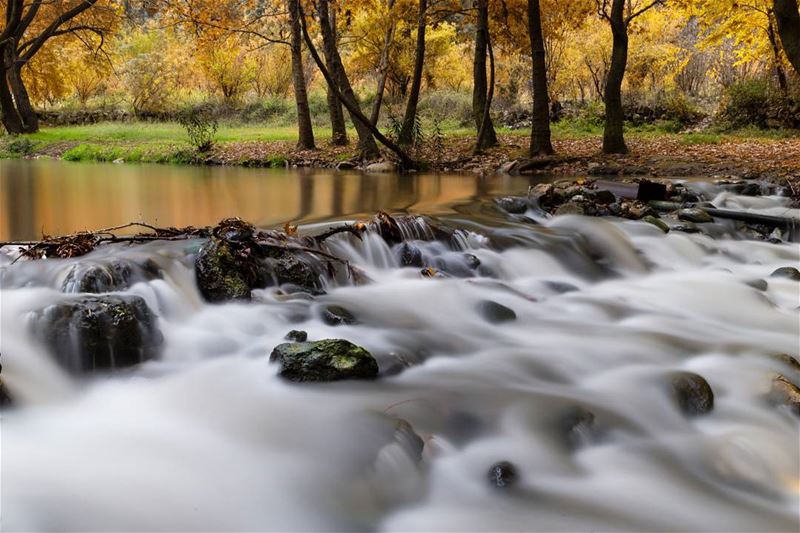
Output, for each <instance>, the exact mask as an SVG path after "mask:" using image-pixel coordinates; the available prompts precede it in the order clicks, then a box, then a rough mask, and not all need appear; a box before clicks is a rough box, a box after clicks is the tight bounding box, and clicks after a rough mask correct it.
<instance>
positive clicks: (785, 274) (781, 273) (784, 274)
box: [770, 267, 800, 281]
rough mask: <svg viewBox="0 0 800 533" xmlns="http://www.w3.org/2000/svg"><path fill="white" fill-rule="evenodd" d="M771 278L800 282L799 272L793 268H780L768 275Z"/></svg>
mask: <svg viewBox="0 0 800 533" xmlns="http://www.w3.org/2000/svg"><path fill="white" fill-rule="evenodd" d="M770 277H772V278H788V279H790V280H792V281H800V270H798V269H796V268H795V267H781V268H779V269H777V270H776V271H775V272H773V273H772V274H770Z"/></svg>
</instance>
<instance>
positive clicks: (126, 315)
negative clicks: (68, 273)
mask: <svg viewBox="0 0 800 533" xmlns="http://www.w3.org/2000/svg"><path fill="white" fill-rule="evenodd" d="M33 331H34V334H35V335H36V336H37V337H38V338H39V339H40V340H41V341H43V342H44V344H45V345H46V346H47V347H48V348H49V349H50V351H51V352H52V354H53V355H54V357H55V358H56V360H57V361H58V363H59V364H60V365H61V366H63V367H64V368H65V369H66V370H68V371H70V372H72V373H75V374H78V373H84V372H93V371H105V370H116V369H120V368H126V367H130V366H133V365H136V364H139V363H142V362H144V361H148V360H150V359H154V358H156V357H158V355H159V353H160V349H161V345H162V343H163V336H162V335H161V331H160V330H159V329H158V326H157V325H156V317H155V315H154V314H153V313H152V311H150V309H149V308H148V307H147V304H146V303H145V301H144V300H143V299H142V298H140V297H138V296H102V297H100V296H93V297H86V298H81V299H78V300H73V301H67V302H63V303H58V304H55V305H51V306H49V307H47V308H45V309H43V310H42V311H40V312H38V313H37V314H36V315H35V317H34V320H33Z"/></svg>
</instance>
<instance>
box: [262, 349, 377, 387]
mask: <svg viewBox="0 0 800 533" xmlns="http://www.w3.org/2000/svg"><path fill="white" fill-rule="evenodd" d="M269 360H270V362H275V363H279V364H280V365H281V370H280V376H281V377H283V378H284V379H288V380H290V381H297V382H307V381H339V380H343V379H375V378H377V377H378V362H377V361H376V360H375V358H374V357H373V356H372V354H370V353H369V352H368V351H367V350H365V349H364V348H362V347H360V346H356V345H355V344H353V343H351V342H349V341H346V340H341V339H327V340H321V341H317V342H296V343H285V344H279V345H278V346H276V347H275V349H274V350H273V351H272V354H271V355H270V358H269Z"/></svg>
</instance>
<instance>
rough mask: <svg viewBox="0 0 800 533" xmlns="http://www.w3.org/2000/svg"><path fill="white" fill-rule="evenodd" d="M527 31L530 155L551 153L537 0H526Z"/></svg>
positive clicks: (542, 39) (543, 50)
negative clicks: (530, 113)
mask: <svg viewBox="0 0 800 533" xmlns="http://www.w3.org/2000/svg"><path fill="white" fill-rule="evenodd" d="M528 33H529V34H530V40H531V67H532V76H533V77H532V79H533V116H532V118H531V146H530V155H531V157H535V156H539V155H552V154H553V153H554V150H553V143H552V142H551V140H550V97H549V94H548V89H547V62H546V59H547V58H546V57H545V49H544V37H543V35H542V17H541V12H540V10H539V0H528Z"/></svg>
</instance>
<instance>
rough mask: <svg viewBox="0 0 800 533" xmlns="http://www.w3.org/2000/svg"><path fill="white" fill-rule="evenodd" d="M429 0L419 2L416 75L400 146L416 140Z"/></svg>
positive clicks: (407, 102)
mask: <svg viewBox="0 0 800 533" xmlns="http://www.w3.org/2000/svg"><path fill="white" fill-rule="evenodd" d="M427 17H428V0H419V15H418V19H417V45H416V48H415V50H416V53H415V55H414V74H413V77H412V81H411V90H410V91H409V93H408V99H407V100H406V112H405V115H404V116H403V125H402V128H401V129H400V136H399V139H398V140H399V141H400V144H411V142H412V141H413V140H414V139H413V137H414V128H415V125H416V122H417V104H418V103H419V92H420V89H421V87H422V69H423V67H424V66H425V28H426V27H427V24H428V22H427Z"/></svg>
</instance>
